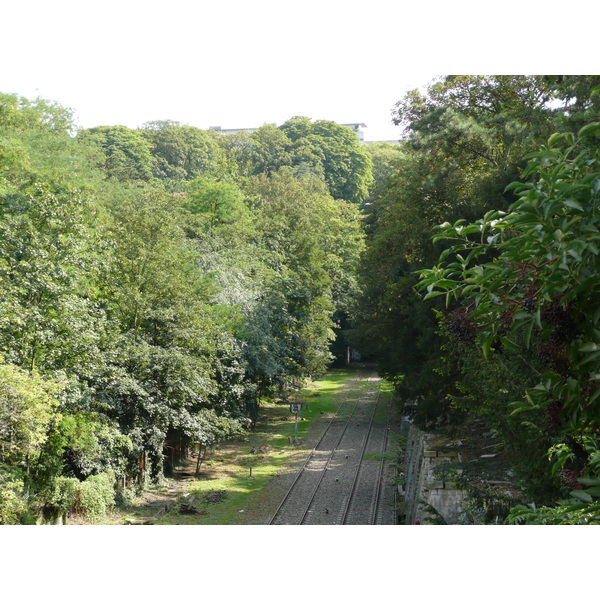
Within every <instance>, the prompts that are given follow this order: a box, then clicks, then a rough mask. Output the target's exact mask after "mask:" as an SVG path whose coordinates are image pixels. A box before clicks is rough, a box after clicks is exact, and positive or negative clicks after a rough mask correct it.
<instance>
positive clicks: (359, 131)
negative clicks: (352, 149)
mask: <svg viewBox="0 0 600 600" xmlns="http://www.w3.org/2000/svg"><path fill="white" fill-rule="evenodd" d="M340 125H343V126H344V127H350V129H352V131H354V133H356V135H357V136H358V140H359V142H360V143H361V144H362V143H363V142H364V141H365V132H364V128H365V127H366V125H365V124H364V123H340Z"/></svg>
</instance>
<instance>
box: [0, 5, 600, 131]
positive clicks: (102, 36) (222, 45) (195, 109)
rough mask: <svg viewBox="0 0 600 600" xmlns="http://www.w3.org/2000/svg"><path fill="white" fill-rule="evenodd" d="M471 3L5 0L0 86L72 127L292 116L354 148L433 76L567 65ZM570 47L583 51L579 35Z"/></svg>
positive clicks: (538, 22) (520, 15) (242, 123)
mask: <svg viewBox="0 0 600 600" xmlns="http://www.w3.org/2000/svg"><path fill="white" fill-rule="evenodd" d="M479 6H481V3H477V2H469V1H460V0H459V1H455V2H442V3H439V4H438V3H437V2H431V1H430V2H419V3H418V7H417V6H415V7H411V6H410V5H409V6H405V3H401V2H396V3H390V2H389V0H385V1H381V0H370V1H366V2H360V3H359V2H352V0H346V1H344V2H342V1H339V0H320V1H315V0H303V1H302V2H294V3H293V4H291V3H285V2H283V0H279V1H274V0H253V1H250V0H246V1H241V0H214V1H212V2H205V1H202V0H195V1H192V0H170V1H168V2H165V1H162V2H157V1H155V0H146V1H141V0H120V1H115V0H105V1H103V2H98V3H94V4H92V3H89V2H84V1H82V0H78V1H74V0H57V1H52V2H51V1H49V0H19V1H18V2H17V1H12V2H11V3H10V5H9V6H4V7H2V11H1V16H0V39H1V40H2V48H3V59H2V63H1V64H0V91H1V92H6V93H17V94H20V95H22V96H25V97H27V98H33V97H36V96H38V95H39V96H41V97H43V98H46V99H51V100H56V101H58V102H60V103H61V104H63V105H64V106H68V107H70V108H72V109H73V110H74V111H75V117H76V121H77V123H78V124H79V125H80V126H82V127H93V126H95V125H116V124H120V125H126V126H128V127H138V126H139V125H141V124H142V123H144V122H146V121H149V120H155V119H172V120H175V121H181V122H183V123H187V124H190V125H195V126H197V127H201V128H208V127H210V126H213V125H220V126H222V127H223V128H237V127H258V126H260V125H262V124H264V123H275V124H277V125H280V124H281V123H283V122H284V121H285V120H287V119H289V118H291V117H293V116H295V115H303V116H308V117H310V118H312V119H330V120H333V121H337V122H338V123H356V122H358V123H365V124H366V125H367V129H366V131H365V134H366V139H367V140H383V139H397V138H398V137H399V135H400V131H399V128H397V127H395V126H393V125H391V122H390V121H391V117H390V112H391V109H392V107H393V105H394V104H395V103H396V102H397V101H398V100H400V99H401V98H402V96H403V95H404V93H405V92H406V91H408V90H410V89H413V88H415V87H419V86H422V85H425V84H427V83H428V82H429V81H431V80H432V79H433V78H434V77H435V76H436V75H442V74H448V73H487V74H491V73H494V74H496V73H500V72H515V73H525V72H527V69H528V68H530V69H531V70H532V71H535V70H536V67H538V65H539V64H540V63H539V62H537V61H539V59H540V58H541V59H542V60H546V61H547V62H546V64H545V65H543V66H545V67H546V69H545V70H544V69H543V68H542V69H538V72H557V71H560V70H561V67H565V66H566V67H568V64H567V63H565V62H564V61H565V60H568V59H569V57H572V56H573V55H572V51H573V46H572V45H571V44H568V45H567V47H568V48H570V50H569V51H568V52H563V53H560V52H550V51H549V50H547V47H548V46H547V44H546V45H545V46H544V48H546V49H545V50H544V52H540V51H539V50H540V47H541V46H540V43H541V38H540V33H539V32H542V31H543V30H544V28H547V26H546V24H545V23H544V21H543V18H542V17H540V14H539V12H540V11H539V9H537V10H536V9H534V8H532V9H531V10H530V11H528V10H527V3H526V2H524V1H521V2H516V1H514V0H509V1H508V2H504V3H503V4H502V9H501V14H493V16H490V15H491V14H492V13H491V12H490V10H488V12H487V13H485V14H482V12H481V10H480V9H478V8H477V7H479ZM532 6H535V4H534V3H532ZM538 6H539V4H538ZM594 10H596V12H597V9H594ZM498 12H500V11H498ZM519 23H521V25H519ZM526 23H530V25H527V26H525V24H526ZM534 23H535V26H534V25H533V24H534ZM507 32H510V33H507ZM536 32H537V33H536ZM542 37H543V36H542ZM587 37H588V38H589V39H590V42H591V40H592V38H593V37H594V36H593V35H591V34H590V35H588V36H587ZM576 47H577V48H578V49H580V50H582V49H583V50H584V49H585V48H582V47H581V38H579V39H578V41H577V43H576ZM563 55H565V56H564V57H563ZM567 55H568V56H567ZM593 55H595V53H594V54H592V56H593ZM561 60H562V61H563V62H562V63H561V62H560V61H561ZM571 60H572V58H571ZM554 65H556V67H554ZM571 68H572V67H571ZM562 70H563V71H564V72H570V71H567V70H565V69H564V68H563V69H562Z"/></svg>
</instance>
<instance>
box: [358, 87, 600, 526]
mask: <svg viewBox="0 0 600 600" xmlns="http://www.w3.org/2000/svg"><path fill="white" fill-rule="evenodd" d="M599 84H600V79H599V78H598V77H585V76H579V77H575V76H568V77H567V76H565V77H559V76H552V77H544V76H540V77H524V76H497V77H491V76H490V77H488V76H460V77H445V78H442V79H440V80H438V81H435V82H433V83H432V84H431V85H430V86H429V87H428V89H427V90H426V92H419V91H417V90H415V91H413V92H410V93H408V94H407V95H406V96H405V98H404V99H403V100H402V101H400V102H399V103H398V104H397V106H396V117H395V119H396V122H397V123H398V124H402V125H404V127H405V130H406V133H407V138H406V141H405V142H403V143H402V144H401V145H400V148H399V150H398V153H397V155H396V156H395V157H394V158H391V161H392V165H393V169H392V170H391V171H390V170H387V171H386V174H385V175H384V176H383V177H382V178H381V179H380V181H378V183H377V186H376V188H375V193H374V195H373V198H372V202H371V204H370V206H369V207H368V214H367V218H366V222H367V235H368V237H367V250H366V253H365V257H364V260H363V265H362V277H361V281H362V283H363V296H362V302H361V304H360V305H359V313H360V316H359V318H358V319H357V321H356V331H355V332H354V337H355V339H356V340H357V341H358V342H360V344H361V345H362V348H363V352H365V353H369V354H371V355H373V356H374V357H376V359H377V360H378V362H379V364H380V368H381V372H382V373H383V374H384V375H385V376H386V377H388V378H389V379H391V380H392V381H394V382H395V384H396V387H397V390H398V392H399V394H400V395H401V397H402V398H403V402H404V404H405V410H406V411H407V413H409V414H411V415H412V418H413V419H414V420H415V421H416V422H417V423H418V424H419V425H420V426H421V427H426V428H436V427H443V426H448V425H456V424H459V423H460V422H461V421H463V420H464V419H465V418H467V417H469V416H473V415H474V416H477V417H478V418H480V419H484V420H485V422H486V423H487V424H488V426H489V427H491V428H492V429H493V430H494V431H495V433H496V435H497V440H498V442H499V444H498V446H497V449H500V451H501V452H502V453H503V454H504V455H505V456H506V457H508V459H509V461H510V463H511V464H512V466H513V470H514V472H515V474H516V477H517V481H518V483H519V484H520V486H521V488H522V490H523V493H524V495H525V497H526V498H529V499H530V500H531V502H532V503H536V505H540V504H544V503H546V504H548V508H547V510H548V511H549V514H553V515H554V517H556V519H555V520H554V521H552V518H554V517H552V518H551V517H543V518H542V517H540V522H541V521H542V520H544V519H546V520H545V521H544V522H559V521H561V517H560V516H559V515H563V516H564V519H563V521H562V522H584V521H585V519H587V518H588V516H589V515H590V514H593V513H594V511H595V510H596V511H597V510H598V509H597V505H596V508H594V503H593V498H594V496H597V495H598V493H597V491H598V488H597V487H596V486H597V478H598V475H599V473H598V459H599V458H600V454H599V453H598V450H599V448H598V442H599V440H598V432H599V431H600V429H599V427H600V422H599V421H598V415H599V414H600V413H599V412H598V406H599V404H598V402H599V400H600V398H599V396H600V391H599V390H598V389H597V377H598V375H597V371H598V364H597V361H598V356H600V352H598V349H599V348H600V345H599V344H598V341H599V340H598V335H599V334H598V331H596V325H597V323H596V322H597V320H598V314H597V313H598V286H597V281H598V272H597V271H598V239H599V238H598V236H599V235H600V233H599V230H598V217H597V202H598V191H599V189H600V188H599V186H600V171H599V168H600V167H599V163H598V128H599V127H600V125H599V124H598V122H597V121H598V115H599V113H600V95H599V94H598V85H599ZM512 182H514V183H512ZM442 223H443V224H442ZM432 229H433V231H434V234H433V236H432V233H431V232H432ZM594 482H595V483H594ZM586 485H587V486H588V487H589V486H591V487H589V489H588V490H587V491H585V490H582V488H583V487H584V486H586ZM572 494H575V495H579V497H578V501H579V502H580V503H581V502H582V501H586V502H588V505H587V506H585V507H583V508H582V507H581V506H580V505H576V506H575V508H574V509H573V510H575V511H576V510H581V520H578V519H579V517H578V516H573V517H572V518H571V517H570V516H569V515H568V514H567V512H568V510H567V509H565V508H561V509H560V511H559V512H557V513H552V511H553V510H554V509H553V508H552V506H553V505H554V502H555V501H559V500H561V499H563V500H564V499H567V500H565V501H567V504H569V503H570V502H571V501H570V500H568V498H571V500H572V496H571V495H572ZM582 494H583V496H582ZM532 506H534V505H533V504H532ZM536 510H538V511H539V510H541V509H539V508H537V509H536V508H532V507H529V508H526V507H521V508H519V509H518V511H520V512H518V515H517V516H516V517H515V518H514V519H513V520H512V521H511V522H515V523H516V522H535V517H534V516H531V515H535V514H536V512H535V511H536ZM544 510H546V509H544ZM569 510H570V509H569ZM561 511H562V512H561ZM569 514H570V513H569ZM596 514H597V513H596ZM565 515H566V516H565ZM573 515H575V513H573ZM595 518H596V517H594V519H595ZM592 520H593V519H592Z"/></svg>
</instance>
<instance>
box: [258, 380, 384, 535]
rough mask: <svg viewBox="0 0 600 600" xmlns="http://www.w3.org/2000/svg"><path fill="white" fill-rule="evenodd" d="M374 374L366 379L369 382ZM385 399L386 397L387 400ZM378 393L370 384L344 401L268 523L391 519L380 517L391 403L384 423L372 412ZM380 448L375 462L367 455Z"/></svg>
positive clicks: (293, 523)
mask: <svg viewBox="0 0 600 600" xmlns="http://www.w3.org/2000/svg"><path fill="white" fill-rule="evenodd" d="M374 380H375V381H376V378H374V377H369V378H367V384H371V383H372V382H373V381H374ZM388 402H389V400H388ZM380 403H381V397H380V395H379V394H378V393H377V390H376V389H375V387H374V386H373V385H370V389H368V390H367V391H364V392H362V391H361V393H360V395H359V397H358V398H357V399H354V400H350V399H346V400H345V401H344V402H343V403H342V404H341V405H340V407H339V408H338V411H337V412H336V414H335V415H334V416H333V418H332V419H331V420H330V422H329V423H328V425H327V427H326V429H325V430H324V431H323V433H322V435H321V436H320V438H319V440H318V441H317V443H316V445H315V446H314V448H313V449H312V450H311V452H310V454H309V456H308V457H307V459H306V461H305V462H304V464H303V465H302V466H301V468H300V469H299V471H298V472H297V474H296V476H295V478H294V480H293V481H292V484H291V486H290V488H289V489H288V491H287V493H286V495H285V496H284V498H283V500H282V501H281V503H280V504H279V507H278V508H277V510H276V511H275V513H274V514H273V516H272V517H271V520H270V521H269V524H270V525H305V524H323V525H325V524H328V525H337V524H380V523H381V524H384V523H386V522H389V523H390V524H391V523H393V519H391V513H392V510H391V508H390V509H389V510H388V513H389V516H388V518H387V520H386V519H385V518H383V519H382V514H383V511H382V508H381V505H382V501H383V495H382V493H381V490H382V481H383V479H384V472H383V471H384V452H385V450H386V446H387V430H388V422H389V417H390V414H391V402H390V406H388V410H387V419H386V422H385V423H384V424H382V423H376V422H375V416H376V412H377V409H378V407H379V405H380ZM368 452H371V453H377V452H380V453H381V455H382V457H381V459H380V460H379V462H377V461H373V460H365V454H366V453H368Z"/></svg>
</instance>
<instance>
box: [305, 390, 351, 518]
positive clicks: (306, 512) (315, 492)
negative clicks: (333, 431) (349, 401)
mask: <svg viewBox="0 0 600 600" xmlns="http://www.w3.org/2000/svg"><path fill="white" fill-rule="evenodd" d="M359 404H360V398H359V399H358V400H356V404H355V406H354V408H353V409H352V412H351V413H350V415H349V417H348V419H347V420H346V423H345V424H344V429H342V433H341V434H340V436H339V438H338V440H337V442H336V444H335V447H334V448H333V450H332V451H331V453H330V454H329V458H328V459H327V462H326V463H325V466H324V467H323V470H322V471H321V476H320V477H319V481H318V482H317V485H316V486H315V489H314V491H313V493H312V496H311V497H310V500H309V501H308V505H307V506H306V509H305V511H304V513H302V517H301V518H300V525H303V524H304V521H305V520H306V516H307V515H308V513H309V511H310V507H311V506H312V503H313V500H314V499H315V496H316V495H317V492H318V491H319V488H320V487H321V483H322V482H323V479H324V477H325V474H326V473H327V467H328V466H329V463H330V462H331V459H332V458H333V455H334V454H335V451H336V450H337V449H338V446H339V445H340V443H341V441H342V438H343V437H344V434H345V433H346V430H347V429H348V424H349V423H350V419H351V418H352V417H353V416H354V412H355V411H356V409H357V407H358V405H359Z"/></svg>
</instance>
